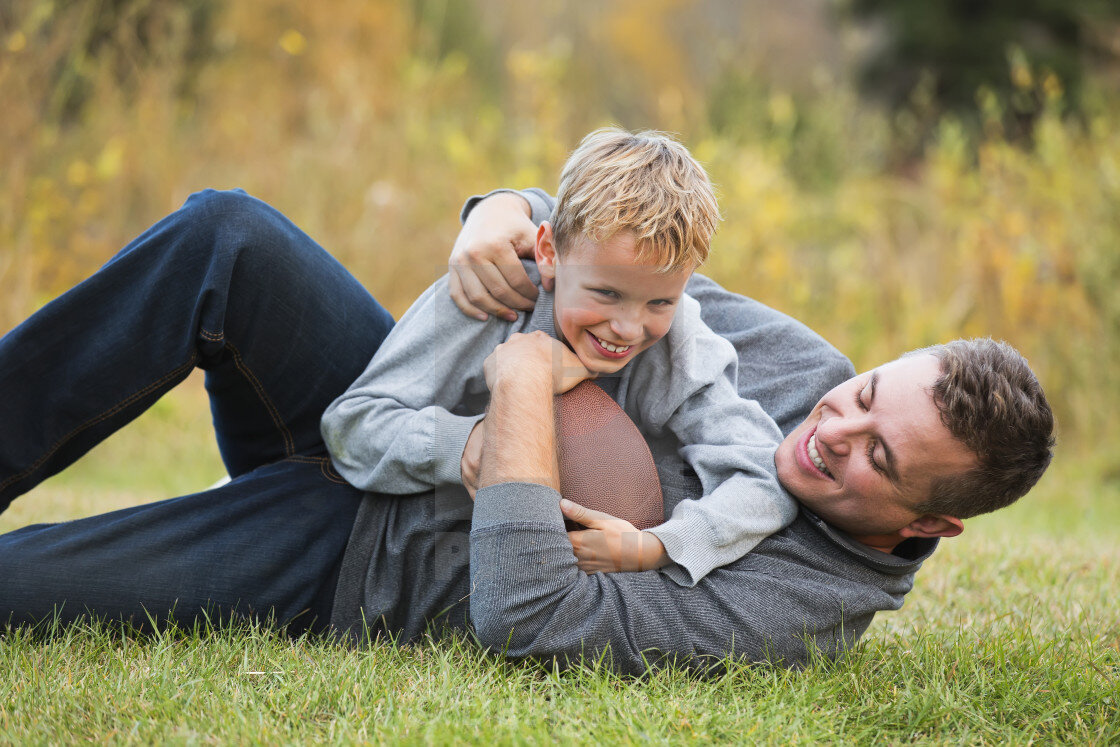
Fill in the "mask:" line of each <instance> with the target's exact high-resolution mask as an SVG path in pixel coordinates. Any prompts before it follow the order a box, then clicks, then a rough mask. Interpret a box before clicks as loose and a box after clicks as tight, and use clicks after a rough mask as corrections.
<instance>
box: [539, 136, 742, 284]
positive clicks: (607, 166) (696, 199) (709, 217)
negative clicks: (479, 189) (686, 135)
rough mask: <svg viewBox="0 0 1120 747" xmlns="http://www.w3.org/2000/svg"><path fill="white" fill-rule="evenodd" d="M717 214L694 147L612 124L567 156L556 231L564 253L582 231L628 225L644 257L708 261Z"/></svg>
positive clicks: (679, 262)
mask: <svg viewBox="0 0 1120 747" xmlns="http://www.w3.org/2000/svg"><path fill="white" fill-rule="evenodd" d="M719 221H720V215H719V206H718V205H717V204H716V197H715V193H714V191H713V189H712V184H711V182H710V181H709V180H708V175H707V173H705V171H704V168H703V167H702V166H701V165H700V164H699V163H697V162H696V160H695V159H694V158H693V157H692V156H691V155H689V152H688V149H686V148H685V147H684V146H683V145H681V144H680V143H678V142H677V141H676V140H674V139H673V138H671V137H670V136H669V135H666V134H665V133H662V132H654V131H651V130H647V131H644V132H638V133H630V132H626V131H625V130H620V129H617V128H614V127H608V128H604V129H601V130H595V131H594V132H592V133H591V134H589V135H587V137H585V138H584V139H583V140H582V141H581V142H580V144H579V147H578V148H576V150H575V151H574V152H573V153H572V155H571V156H570V157H569V158H568V161H567V163H565V164H564V170H563V172H562V173H561V175H560V189H559V192H558V194H557V195H556V209H555V211H554V212H553V214H552V233H553V237H554V241H555V243H556V249H557V251H558V252H559V253H560V254H561V255H563V253H564V252H565V251H566V250H567V248H568V247H570V246H571V244H572V242H573V241H575V240H576V239H578V238H579V237H580V236H585V237H587V238H589V239H591V240H592V241H606V240H607V239H609V238H611V237H612V236H614V235H615V234H617V233H619V232H621V231H630V232H631V233H633V234H634V239H635V244H636V246H637V248H638V251H637V259H638V261H648V262H652V263H654V264H656V265H658V266H659V267H660V268H661V269H663V270H666V271H669V270H678V269H682V268H685V267H689V268H692V267H697V266H699V265H701V264H703V262H704V260H706V259H707V258H708V248H709V246H710V245H711V242H712V236H713V235H715V232H716V226H717V224H718V223H719Z"/></svg>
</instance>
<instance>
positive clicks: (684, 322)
mask: <svg viewBox="0 0 1120 747" xmlns="http://www.w3.org/2000/svg"><path fill="white" fill-rule="evenodd" d="M673 325H674V328H673V329H671V330H670V333H669V335H667V336H666V339H665V343H666V346H665V347H664V348H663V349H662V350H660V351H656V352H657V353H658V354H659V356H658V357H654V356H650V357H649V359H647V360H639V361H636V362H635V364H634V365H635V366H636V368H635V370H634V373H633V375H632V380H631V383H630V392H631V397H632V398H633V399H634V403H635V404H634V408H635V410H636V411H637V413H638V416H639V418H640V419H641V421H642V422H643V424H645V425H646V427H649V428H652V429H654V431H655V432H656V431H668V432H670V433H672V434H673V436H675V437H676V439H677V441H678V442H679V443H680V444H681V447H680V453H681V456H682V458H683V459H684V460H685V461H686V462H687V463H688V464H689V465H690V466H691V467H692V469H693V470H695V471H696V474H697V476H698V477H699V478H700V482H701V484H702V486H703V490H704V493H703V497H702V498H700V499H699V500H685V501H681V502H680V503H679V504H677V506H676V507H675V508H674V509H673V514H672V516H671V517H670V518H669V519H668V520H667V521H666V522H665V523H664V524H661V525H659V526H656V527H653V528H652V529H650V530H648V531H649V532H650V533H651V534H653V535H654V536H656V537H657V538H658V539H659V540H661V542H662V544H663V545H664V547H665V552H666V553H667V555H668V556H669V558H671V559H672V561H673V562H674V563H676V566H670V567H668V568H666V573H667V574H668V575H669V576H670V577H672V578H673V579H674V580H675V581H677V582H678V583H681V584H683V585H687V586H693V585H695V584H696V583H697V582H698V581H699V580H700V579H701V578H703V577H704V576H706V575H707V574H708V573H709V572H710V571H711V570H712V569H713V568H717V567H719V566H722V565H726V564H727V563H730V562H732V561H734V560H737V559H738V558H740V557H742V556H743V555H745V554H746V553H747V552H749V551H750V550H751V549H752V548H754V546H755V545H757V544H758V543H759V542H760V541H761V540H762V539H764V538H765V537H767V536H769V535H771V534H773V533H774V532H776V531H778V530H779V529H781V528H783V527H784V526H786V525H787V524H789V523H790V522H791V521H793V519H794V517H795V515H796V513H797V508H796V504H795V503H794V501H793V499H792V498H791V497H790V496H789V495H788V494H787V493H786V492H785V491H784V490H783V489H782V487H781V485H780V484H779V483H778V476H777V468H776V467H775V465H774V451H775V450H776V449H777V446H778V442H779V441H780V440H781V433H780V432H779V430H778V428H777V426H776V425H775V424H774V422H773V421H772V420H771V419H770V418H769V417H768V416H767V415H766V413H764V412H763V411H762V408H761V407H760V406H759V405H758V403H757V402H754V401H751V400H744V399H742V398H740V397H739V395H738V393H737V392H736V388H735V383H734V381H735V366H736V363H737V357H736V355H735V350H734V348H732V347H731V344H730V343H728V342H727V341H726V340H723V339H722V338H720V337H719V336H717V335H716V334H715V333H713V332H712V331H711V330H709V329H708V328H707V327H706V326H705V325H704V324H703V322H701V321H700V317H699V306H698V305H697V304H696V302H695V301H694V300H692V299H691V298H688V297H687V296H686V297H684V298H683V299H682V303H681V308H680V310H679V313H678V316H677V318H676V319H674V322H673ZM651 352H654V351H652V350H651Z"/></svg>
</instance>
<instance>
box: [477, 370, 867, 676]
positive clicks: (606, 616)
mask: <svg viewBox="0 0 1120 747" xmlns="http://www.w3.org/2000/svg"><path fill="white" fill-rule="evenodd" d="M509 371H510V372H512V374H513V375H512V376H504V375H499V376H497V377H495V378H494V379H493V380H492V381H493V385H492V390H493V397H492V399H491V405H490V412H489V415H487V438H486V445H485V446H484V450H483V456H482V465H483V470H482V472H483V474H482V477H481V480H480V485H481V487H480V489H479V492H478V497H477V500H476V502H475V506H474V515H473V522H472V529H471V540H470V552H471V560H470V572H471V589H472V593H471V610H470V612H471V619H472V621H473V622H474V626H475V632H476V634H477V636H478V638H479V640H480V641H481V642H482V644H483V645H484V646H487V647H490V648H492V649H495V650H498V651H501V652H503V653H504V654H506V655H507V656H515V657H520V656H539V657H557V658H559V659H560V660H561V661H562V662H564V663H568V662H572V661H577V660H579V659H581V658H582V659H584V660H585V661H591V662H596V661H605V662H606V663H607V664H608V665H609V666H611V667H612V668H614V669H617V670H619V671H622V672H628V673H634V674H637V673H640V672H642V671H644V670H645V669H646V668H647V667H649V666H651V665H653V664H656V663H660V662H663V661H665V660H669V659H675V660H677V661H678V662H680V663H686V664H691V665H695V666H699V667H704V666H706V665H712V664H718V663H719V661H720V659H722V658H723V657H725V656H727V655H729V654H730V655H735V656H737V657H743V658H747V659H750V660H756V661H757V660H764V659H768V658H769V659H772V660H777V659H782V658H785V660H786V661H787V662H789V663H793V662H800V661H804V660H805V659H806V657H807V656H808V654H807V650H808V648H811V647H812V646H813V644H819V645H820V646H821V647H822V649H823V650H825V651H827V652H831V651H832V650H833V649H835V648H836V647H837V646H838V645H839V644H840V643H841V642H840V641H839V640H837V639H836V636H835V634H834V630H836V629H837V628H839V627H840V626H841V625H842V624H843V623H844V618H843V614H844V610H843V608H842V606H841V605H840V604H839V603H838V601H837V600H836V599H835V594H834V593H832V592H831V591H830V590H829V589H828V588H827V587H825V586H822V584H820V583H808V582H806V581H805V579H804V578H803V577H798V578H797V579H796V582H794V581H790V580H787V579H786V578H785V577H784V576H782V577H777V576H772V575H769V574H765V573H759V572H757V571H754V570H752V569H748V568H733V569H721V570H720V571H717V572H716V573H713V574H712V575H711V576H709V577H708V578H707V579H705V580H704V582H702V583H701V584H699V585H697V586H695V587H691V588H689V587H684V586H680V585H678V584H676V583H674V582H673V581H671V580H670V579H669V578H668V577H667V576H666V575H665V573H664V572H657V571H646V572H645V573H625V574H594V575H588V574H586V573H583V572H582V571H580V569H579V568H578V566H577V563H576V559H575V557H574V556H573V555H572V549H571V546H570V545H569V543H568V538H567V534H566V533H565V531H564V517H563V515H562V514H561V511H560V506H559V505H558V504H559V501H560V495H559V493H557V492H556V484H557V480H556V477H555V474H556V469H557V462H556V447H555V440H554V439H555V431H554V429H553V425H552V407H553V398H552V391H553V389H552V388H551V387H550V386H549V384H548V382H547V377H548V372H547V371H546V370H543V369H541V367H539V366H537V367H533V366H525V365H519V366H516V367H513V366H511V367H510V369H509ZM792 575H793V574H790V576H792ZM775 600H778V603H775ZM849 614H852V613H849ZM864 617H867V616H866V615H864ZM848 622H849V628H850V629H855V630H857V635H858V631H861V630H862V629H863V627H866V621H865V620H862V619H855V618H854V616H853V619H851V620H849V621H848ZM806 641H808V645H807V643H806Z"/></svg>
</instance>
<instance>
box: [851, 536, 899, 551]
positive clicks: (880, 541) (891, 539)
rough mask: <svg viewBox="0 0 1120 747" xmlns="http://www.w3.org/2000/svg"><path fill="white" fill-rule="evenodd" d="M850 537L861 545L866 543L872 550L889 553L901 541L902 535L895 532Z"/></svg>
mask: <svg viewBox="0 0 1120 747" xmlns="http://www.w3.org/2000/svg"><path fill="white" fill-rule="evenodd" d="M851 537H852V539H854V540H855V541H856V542H859V543H860V544H862V545H867V546H868V547H870V548H871V549H872V550H878V551H879V552H885V553H886V554H888V555H890V554H891V553H892V552H894V549H895V548H896V547H898V546H899V545H900V544H901V543H902V539H903V538H902V537H899V536H898V535H897V534H861V535H858V536H857V535H854V534H853V535H851Z"/></svg>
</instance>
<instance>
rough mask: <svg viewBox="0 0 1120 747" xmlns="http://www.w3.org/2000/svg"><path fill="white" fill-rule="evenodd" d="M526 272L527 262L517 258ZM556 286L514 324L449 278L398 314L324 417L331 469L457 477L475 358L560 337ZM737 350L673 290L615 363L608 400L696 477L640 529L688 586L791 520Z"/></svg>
mask: <svg viewBox="0 0 1120 747" xmlns="http://www.w3.org/2000/svg"><path fill="white" fill-rule="evenodd" d="M526 270H527V271H528V272H529V273H530V276H531V277H533V278H534V280H535V279H536V267H535V266H534V265H532V264H531V263H527V264H526ZM552 298H553V297H552V294H551V293H548V292H546V291H544V290H542V291H541V293H540V296H539V298H538V301H537V305H536V308H535V309H534V310H533V311H532V312H531V313H528V314H520V315H518V319H517V321H515V322H507V321H504V320H501V319H494V318H492V319H490V320H489V321H488V322H485V323H483V322H479V321H477V320H474V319H470V318H468V317H466V316H464V315H463V314H461V313H459V311H458V309H457V308H456V307H455V305H454V304H453V303H452V301H451V296H450V293H449V291H448V287H447V277H446V276H445V277H444V278H442V279H441V280H439V281H438V282H436V283H435V284H434V285H432V286H431V287H430V288H429V289H428V290H427V291H425V292H424V294H423V295H421V296H420V298H419V299H417V301H416V303H415V304H413V306H412V307H411V308H410V309H409V310H408V312H407V313H406V314H405V315H404V317H402V318H401V320H400V322H399V323H398V324H397V325H396V327H394V328H393V330H392V332H391V333H390V334H389V336H388V337H387V338H386V339H385V341H384V342H383V343H382V345H381V348H380V349H379V350H378V351H377V355H375V356H374V358H373V360H372V361H371V362H370V364H369V366H368V367H367V368H366V370H365V372H364V373H363V374H362V375H361V376H360V377H359V378H358V380H357V381H355V382H354V384H353V385H352V386H351V387H350V388H349V389H348V390H347V391H346V392H345V393H344V394H343V395H342V396H340V397H339V398H338V399H337V400H335V401H334V402H333V403H332V404H331V406H330V407H328V408H327V411H326V412H325V413H324V415H323V420H322V431H323V438H324V441H325V442H326V444H327V448H328V449H329V450H330V453H331V456H332V458H333V461H334V464H335V467H336V468H337V469H338V471H339V473H341V474H342V476H343V477H345V478H346V479H347V480H348V481H349V482H350V483H351V484H353V485H355V486H356V487H359V488H362V489H363V490H369V491H376V492H382V493H393V494H408V493H416V492H419V491H423V490H430V489H432V488H444V489H445V488H451V487H454V486H457V485H459V484H460V481H461V480H460V464H459V463H460V457H461V456H462V453H463V448H464V446H465V444H466V440H467V437H468V435H469V434H470V431H471V428H472V427H473V426H474V424H475V423H476V422H477V421H478V419H479V417H480V416H481V415H482V413H483V412H484V410H485V407H486V404H487V401H488V396H487V395H488V390H487V388H486V381H485V377H484V375H483V361H484V360H485V359H486V357H487V356H488V355H490V353H491V352H492V351H493V350H494V348H495V347H497V346H498V345H499V344H500V343H502V342H504V341H505V340H507V339H509V337H510V335H512V334H513V333H515V332H532V331H535V330H541V331H543V332H545V333H546V334H548V335H550V336H552V337H556V333H555V329H554V326H553V306H552ZM736 362H737V358H736V355H735V349H734V348H733V347H732V346H731V344H730V343H728V342H727V341H726V340H724V339H723V338H721V337H719V336H717V335H716V334H715V333H713V332H712V331H711V330H709V329H708V327H707V326H706V325H705V324H704V323H703V322H702V321H701V319H700V307H699V304H697V303H696V301H694V300H693V299H691V298H689V297H687V296H685V297H683V298H682V299H681V303H680V304H679V306H678V308H677V310H676V314H675V315H674V317H673V323H672V325H671V327H670V329H669V332H668V333H667V334H666V335H665V337H663V338H662V339H661V340H659V341H658V342H657V343H655V344H654V345H652V346H651V347H650V348H649V349H647V350H645V351H643V352H642V353H640V354H639V355H638V356H637V357H636V358H635V360H633V361H631V362H630V363H629V364H628V365H626V366H625V367H624V368H622V369H621V370H620V371H619V372H618V375H617V376H616V377H615V378H616V380H615V381H614V382H610V383H611V386H609V387H607V388H608V389H610V390H612V392H613V394H614V396H615V398H616V400H617V401H618V403H619V404H620V405H621V406H622V408H623V410H624V411H626V413H627V414H628V415H629V416H630V418H631V419H632V420H633V421H634V422H635V423H637V424H638V426H639V428H641V430H642V432H643V433H644V434H645V435H646V436H647V438H655V439H656V438H666V437H674V438H675V439H676V440H677V441H678V442H679V443H681V444H683V446H682V447H681V456H682V457H683V458H684V459H685V461H686V462H688V464H689V466H690V467H691V468H692V469H693V471H695V472H696V474H697V476H698V477H699V479H700V483H701V485H702V486H703V494H702V497H700V499H699V500H688V501H681V502H680V503H678V504H677V505H676V506H675V508H674V509H673V512H672V515H671V516H670V518H669V519H668V520H667V521H666V522H664V523H663V524H661V525H659V526H657V527H654V528H653V529H651V530H650V531H651V532H652V533H653V534H655V535H657V537H658V538H659V539H660V540H661V541H662V543H663V544H664V546H665V551H666V553H667V554H668V556H669V557H670V558H671V559H672V560H673V562H674V563H675V564H676V565H673V566H670V567H668V568H667V569H666V573H667V574H668V575H669V577H670V578H672V579H674V580H675V581H677V582H678V583H681V584H686V585H689V586H691V585H694V584H695V583H696V582H697V581H699V580H700V579H701V578H703V577H704V576H705V575H707V574H708V573H709V572H710V571H711V570H712V569H713V568H717V567H719V566H721V565H725V564H727V563H730V562H731V561H732V560H735V559H737V558H739V557H742V556H743V555H745V554H746V553H747V552H748V551H750V549H751V548H753V547H754V546H755V545H757V544H758V542H759V540H761V539H762V538H763V537H766V536H768V535H770V534H773V533H774V532H776V531H777V530H779V529H781V528H782V527H783V526H785V525H787V524H789V522H791V521H792V520H793V517H794V515H795V514H796V506H795V503H794V501H793V498H791V497H790V496H789V495H788V494H787V493H786V492H785V491H784V490H783V489H782V487H781V485H780V484H779V483H778V478H777V470H776V468H775V466H774V450H775V449H776V448H777V445H778V441H779V440H780V438H781V434H780V432H779V431H778V428H777V426H776V425H775V424H774V421H773V420H771V419H770V417H769V416H768V415H767V414H766V413H765V412H763V411H762V408H761V407H759V405H758V403H757V402H753V401H748V400H744V399H742V398H740V397H739V394H738V392H737V391H736V388H735V384H734V382H735V380H736V376H737V372H736V367H735V364H736Z"/></svg>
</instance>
